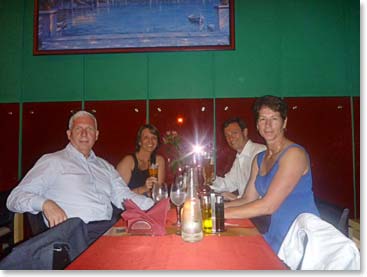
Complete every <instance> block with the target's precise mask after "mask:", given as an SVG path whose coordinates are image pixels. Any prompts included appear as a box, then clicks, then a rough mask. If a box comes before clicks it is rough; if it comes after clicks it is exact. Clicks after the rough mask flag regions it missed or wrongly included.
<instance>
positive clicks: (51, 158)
mask: <svg viewBox="0 0 367 277" xmlns="http://www.w3.org/2000/svg"><path fill="white" fill-rule="evenodd" d="M66 133H67V137H68V139H69V141H70V143H69V144H68V145H67V146H66V147H65V148H64V149H63V150H61V151H58V152H54V153H51V154H46V155H44V156H42V157H41V158H40V159H39V160H38V161H37V163H36V164H35V165H34V167H33V168H32V169H31V170H30V171H29V172H28V173H27V174H26V176H25V177H24V178H23V180H22V181H21V182H20V183H19V185H18V186H17V187H15V188H14V189H13V190H12V192H11V193H10V195H9V197H8V199H7V207H8V209H9V210H11V211H13V212H18V213H24V212H30V213H32V214H37V213H39V212H42V213H43V216H44V219H45V222H46V224H47V225H48V226H49V227H53V226H55V225H58V224H60V223H61V222H63V221H65V220H66V219H68V218H71V217H79V218H81V219H82V220H83V221H84V223H90V222H100V221H109V220H111V218H112V212H113V207H112V205H111V203H112V204H113V205H115V206H116V207H117V208H119V209H122V208H123V207H122V202H123V201H124V200H125V199H131V200H132V201H133V202H135V203H136V204H137V205H138V206H139V207H140V208H141V209H143V210H147V209H149V208H150V207H151V206H153V204H154V202H153V200H152V199H150V198H147V197H145V196H143V195H138V194H136V193H134V192H132V191H131V190H130V189H129V188H128V187H127V185H126V184H125V182H124V181H123V180H122V179H121V177H120V175H119V174H118V172H117V171H116V170H115V168H114V167H113V166H112V165H111V164H109V163H108V162H107V161H105V160H103V159H101V158H99V157H97V156H96V155H95V154H94V152H93V150H92V148H93V146H94V144H95V142H96V141H97V139H98V135H99V131H98V129H97V120H96V118H95V117H94V115H92V114H90V113H88V112H86V111H79V112H77V113H75V114H74V115H73V116H72V117H71V118H70V120H69V129H68V130H67V132H66Z"/></svg>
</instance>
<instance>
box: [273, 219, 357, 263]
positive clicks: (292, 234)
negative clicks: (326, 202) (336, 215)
mask: <svg viewBox="0 0 367 277" xmlns="http://www.w3.org/2000/svg"><path fill="white" fill-rule="evenodd" d="M306 240H307V241H306ZM278 257H279V258H280V259H281V260H283V261H284V262H285V263H286V264H287V265H288V266H289V267H290V268H291V269H293V270H297V269H301V270H360V254H359V250H358V248H357V247H356V245H355V243H354V242H353V241H352V240H350V239H349V238H347V237H346V236H344V235H343V234H342V233H341V232H340V231H339V230H337V229H336V228H335V227H334V226H333V225H331V224H330V223H328V222H326V221H324V220H322V219H321V218H319V217H318V216H315V215H314V214H310V213H303V214H300V215H299V216H298V217H297V218H296V219H295V221H294V222H293V223H292V226H291V227H290V229H289V231H288V233H287V235H286V237H285V239H284V241H283V243H282V245H281V247H280V249H279V252H278Z"/></svg>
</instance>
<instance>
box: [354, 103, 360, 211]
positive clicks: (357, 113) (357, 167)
mask: <svg viewBox="0 0 367 277" xmlns="http://www.w3.org/2000/svg"><path fill="white" fill-rule="evenodd" d="M353 111H354V145H355V176H356V177H355V179H356V206H357V209H356V215H355V216H356V218H360V195H361V194H360V193H361V188H360V186H361V182H360V176H361V174H360V172H361V171H360V170H361V169H360V165H361V163H360V151H361V145H360V135H361V131H360V130H361V126H360V124H361V121H360V98H359V97H353Z"/></svg>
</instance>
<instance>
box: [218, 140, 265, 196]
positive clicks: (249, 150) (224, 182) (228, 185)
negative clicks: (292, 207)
mask: <svg viewBox="0 0 367 277" xmlns="http://www.w3.org/2000/svg"><path fill="white" fill-rule="evenodd" d="M264 150H266V146H265V145H263V144H259V143H254V142H252V141H251V140H248V141H247V143H246V145H245V147H244V148H243V149H242V152H241V153H237V154H236V159H235V160H234V162H233V165H232V168H231V170H230V171H229V172H227V173H226V174H225V175H224V178H223V177H219V176H217V177H216V178H215V180H214V182H213V185H212V186H211V188H212V189H214V191H216V192H224V191H230V192H234V191H236V190H238V195H239V197H241V196H242V194H243V193H244V191H245V189H246V186H247V181H248V179H249V178H250V174H251V165H252V161H253V159H254V157H255V156H256V155H257V154H258V153H260V152H262V151H264Z"/></svg>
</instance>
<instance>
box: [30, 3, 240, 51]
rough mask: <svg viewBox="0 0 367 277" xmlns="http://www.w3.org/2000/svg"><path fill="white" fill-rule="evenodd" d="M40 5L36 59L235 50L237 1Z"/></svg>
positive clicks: (37, 5) (36, 9) (36, 17)
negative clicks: (131, 53)
mask: <svg viewBox="0 0 367 277" xmlns="http://www.w3.org/2000/svg"><path fill="white" fill-rule="evenodd" d="M34 1H35V2H34V3H35V4H34V34H33V37H34V39H33V53H34V55H50V54H85V53H121V52H122V53H123V52H155V51H192V50H233V49H234V47H235V46H234V0H34Z"/></svg>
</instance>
